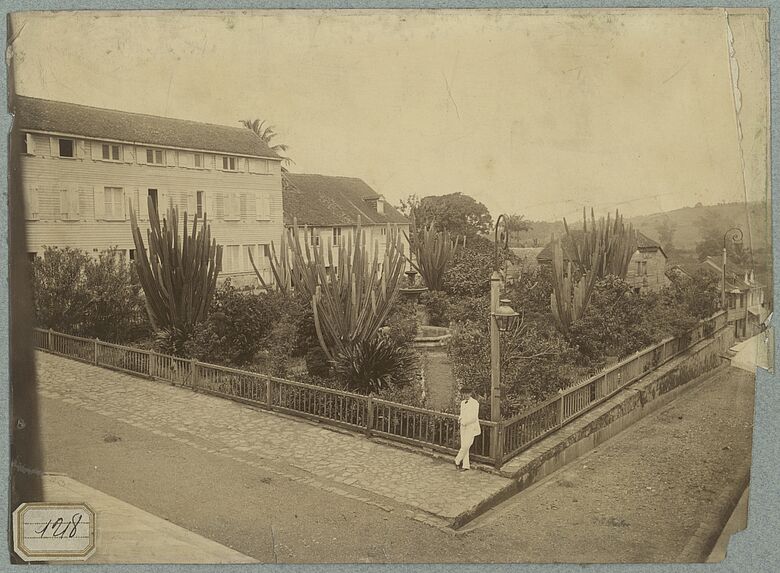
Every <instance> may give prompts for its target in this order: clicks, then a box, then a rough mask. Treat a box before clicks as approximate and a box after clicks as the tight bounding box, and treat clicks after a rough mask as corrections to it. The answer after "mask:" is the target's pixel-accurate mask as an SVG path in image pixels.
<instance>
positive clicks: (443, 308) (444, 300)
mask: <svg viewBox="0 0 780 573" xmlns="http://www.w3.org/2000/svg"><path fill="white" fill-rule="evenodd" d="M451 298H452V297H451V296H450V295H447V294H445V293H443V292H441V291H428V292H425V293H423V294H422V295H421V296H420V302H421V303H422V304H423V305H424V306H425V312H426V314H427V315H428V323H429V324H430V325H431V326H448V325H449V323H450V317H449V306H450V303H449V301H450V299H451Z"/></svg>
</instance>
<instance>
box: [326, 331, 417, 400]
mask: <svg viewBox="0 0 780 573" xmlns="http://www.w3.org/2000/svg"><path fill="white" fill-rule="evenodd" d="M416 370H417V359H416V356H415V355H414V353H413V352H412V350H411V349H410V348H409V347H408V345H405V344H399V343H398V342H397V341H396V340H395V339H394V338H392V337H390V336H388V335H387V334H384V333H379V334H377V335H376V336H374V337H372V338H370V339H368V340H365V341H362V342H360V343H358V344H354V345H351V346H346V347H344V349H342V350H341V351H339V353H338V354H337V355H336V359H335V363H334V372H335V374H336V377H337V378H338V379H339V380H341V381H342V382H343V383H344V385H345V386H346V387H347V388H348V389H349V390H352V391H357V392H362V393H367V392H377V391H379V390H382V389H385V388H389V387H391V386H405V385H407V384H409V383H410V382H411V381H412V380H413V379H414V376H415V372H416Z"/></svg>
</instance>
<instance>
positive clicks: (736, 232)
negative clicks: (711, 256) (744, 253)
mask: <svg viewBox="0 0 780 573" xmlns="http://www.w3.org/2000/svg"><path fill="white" fill-rule="evenodd" d="M742 237H743V235H742V229H740V228H739V227H732V228H731V229H729V230H728V231H726V232H725V233H723V279H722V283H721V286H720V306H721V308H722V309H723V310H726V311H727V312H728V310H727V309H726V240H727V239H729V238H730V239H731V242H732V243H740V242H742Z"/></svg>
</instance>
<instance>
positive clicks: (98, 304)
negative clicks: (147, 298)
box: [32, 247, 149, 343]
mask: <svg viewBox="0 0 780 573" xmlns="http://www.w3.org/2000/svg"><path fill="white" fill-rule="evenodd" d="M32 295H33V305H34V309H35V320H36V324H37V325H38V326H40V327H42V328H51V329H53V330H56V331H59V332H65V333H69V334H74V335H78V336H85V337H92V338H100V339H101V340H105V341H107V342H117V343H119V342H127V341H133V340H136V339H137V338H139V337H142V336H144V335H147V334H148V332H149V323H148V317H147V315H146V310H145V308H144V303H143V294H142V292H141V287H140V285H139V284H138V280H137V278H136V277H135V275H134V271H133V270H132V268H131V266H130V264H129V262H128V261H127V259H125V257H124V255H123V254H121V253H120V252H119V251H117V250H116V249H108V250H105V251H102V252H101V253H99V254H98V256H97V258H93V257H91V256H89V254H87V253H85V252H84V251H81V250H78V249H71V248H69V247H65V248H62V249H60V248H57V247H46V248H45V249H44V252H43V256H38V257H36V258H35V260H34V261H33V263H32Z"/></svg>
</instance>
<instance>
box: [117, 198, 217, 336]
mask: <svg viewBox="0 0 780 573" xmlns="http://www.w3.org/2000/svg"><path fill="white" fill-rule="evenodd" d="M149 223H150V228H149V230H148V231H147V234H146V236H147V242H148V245H149V251H148V253H147V250H146V248H145V246H144V240H143V237H142V235H141V230H140V228H139V227H138V221H137V219H136V215H135V212H134V211H133V208H132V205H131V206H130V226H131V229H132V232H133V242H134V243H135V251H136V257H135V267H136V270H137V271H138V278H139V281H140V283H141V286H142V287H143V289H144V294H145V295H146V296H145V299H146V310H147V312H148V314H149V320H150V321H151V323H152V326H153V327H154V329H155V330H158V331H167V332H169V333H170V334H171V335H172V336H173V338H174V340H179V341H180V340H181V339H182V338H183V339H185V340H186V338H187V337H188V335H189V334H190V333H191V332H192V330H193V327H194V326H195V324H197V323H198V322H200V321H201V320H203V319H205V318H206V315H207V313H208V308H209V304H210V303H211V299H212V297H213V296H214V290H215V289H216V285H217V276H218V274H219V271H220V267H221V264H222V247H221V246H219V245H217V242H216V240H215V239H212V238H211V232H210V229H209V225H208V222H207V221H206V217H205V215H204V217H203V223H202V224H201V225H200V226H199V225H198V217H197V216H195V217H194V218H193V220H192V233H188V228H187V213H186V212H185V213H184V219H183V224H184V228H183V233H182V236H181V238H180V237H179V213H178V209H177V208H175V207H170V208H169V209H168V212H167V215H166V217H164V218H163V220H162V223H161V222H160V218H159V215H158V213H157V208H156V206H155V204H154V202H153V201H152V199H151V197H150V198H149Z"/></svg>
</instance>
